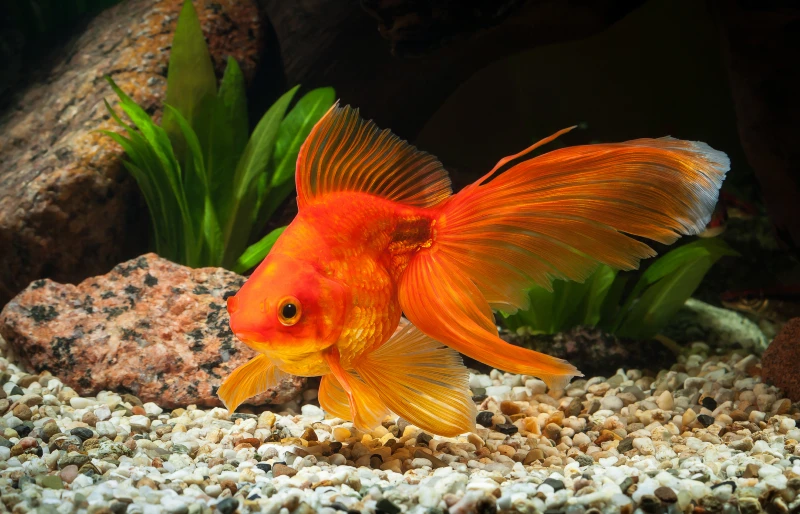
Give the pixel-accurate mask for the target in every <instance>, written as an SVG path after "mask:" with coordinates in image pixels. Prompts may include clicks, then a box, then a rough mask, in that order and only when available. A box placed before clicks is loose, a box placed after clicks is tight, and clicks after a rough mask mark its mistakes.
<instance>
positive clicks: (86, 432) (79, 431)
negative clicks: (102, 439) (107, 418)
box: [69, 427, 94, 441]
mask: <svg viewBox="0 0 800 514" xmlns="http://www.w3.org/2000/svg"><path fill="white" fill-rule="evenodd" d="M69 433H70V434H72V435H74V436H75V437H77V438H78V439H80V440H81V441H85V440H87V439H89V438H91V437H92V436H93V435H94V433H93V432H92V431H91V429H88V428H85V427H78V428H73V429H72V430H70V431H69Z"/></svg>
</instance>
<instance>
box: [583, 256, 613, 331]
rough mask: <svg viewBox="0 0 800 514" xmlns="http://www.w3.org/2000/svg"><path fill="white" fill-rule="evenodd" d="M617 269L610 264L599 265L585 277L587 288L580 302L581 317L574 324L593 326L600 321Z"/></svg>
mask: <svg viewBox="0 0 800 514" xmlns="http://www.w3.org/2000/svg"><path fill="white" fill-rule="evenodd" d="M616 276H617V270H615V269H613V268H611V267H610V266H606V265H600V266H599V267H598V268H597V270H596V271H595V272H594V273H593V274H592V276H591V277H589V278H588V279H586V283H587V286H588V287H587V290H586V294H585V295H584V298H583V300H582V302H581V319H580V320H579V321H576V324H579V325H584V326H589V327H593V326H595V325H597V324H598V323H599V322H600V318H601V317H602V312H603V306H604V305H605V299H606V297H607V296H608V293H609V292H610V291H611V286H612V285H613V284H614V279H615V278H616Z"/></svg>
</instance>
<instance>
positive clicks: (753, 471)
mask: <svg viewBox="0 0 800 514" xmlns="http://www.w3.org/2000/svg"><path fill="white" fill-rule="evenodd" d="M760 467H761V466H759V465H758V464H748V465H747V466H745V468H744V473H742V478H756V477H758V470H759V469H760Z"/></svg>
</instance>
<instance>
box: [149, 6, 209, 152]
mask: <svg viewBox="0 0 800 514" xmlns="http://www.w3.org/2000/svg"><path fill="white" fill-rule="evenodd" d="M216 95H217V78H216V75H214V67H213V66H212V64H211V55H210V54H209V53H208V46H207V45H206V40H205V36H204V35H203V29H202V27H201V26H200V20H199V19H198V18H197V12H196V11H195V9H194V7H193V6H192V2H191V0H184V2H183V7H182V8H181V12H180V15H179V16H178V23H177V25H176V27H175V35H174V37H173V39H172V50H171V52H170V57H169V68H168V69H167V93H166V97H165V100H164V101H165V103H167V104H169V105H172V106H173V107H175V109H176V110H177V111H178V112H180V113H181V114H182V115H183V117H184V118H186V120H187V121H188V122H189V125H190V126H191V127H192V128H193V129H194V131H195V133H196V134H197V136H198V138H199V140H200V144H201V146H202V147H203V148H208V145H209V136H208V132H209V127H211V126H212V125H213V119H212V111H213V101H214V99H215V98H216ZM162 126H163V127H164V130H166V132H167V134H168V135H169V138H170V140H171V141H172V144H173V145H174V148H175V154H176V156H177V158H178V161H179V162H181V163H185V160H186V157H187V156H186V147H185V145H186V142H185V141H184V139H183V134H182V132H181V130H180V128H179V127H178V124H177V122H176V120H175V119H174V118H173V117H172V116H171V115H170V114H169V113H166V112H165V113H164V118H163V122H162Z"/></svg>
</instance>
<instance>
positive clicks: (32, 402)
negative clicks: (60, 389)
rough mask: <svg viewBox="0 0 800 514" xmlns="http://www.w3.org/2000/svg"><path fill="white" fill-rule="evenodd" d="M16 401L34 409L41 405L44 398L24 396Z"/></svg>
mask: <svg viewBox="0 0 800 514" xmlns="http://www.w3.org/2000/svg"><path fill="white" fill-rule="evenodd" d="M17 401H18V402H19V403H24V404H25V405H27V406H28V407H35V406H37V405H41V404H42V402H43V401H44V398H42V397H41V396H39V395H38V394H26V395H24V396H23V397H22V398H20V399H19V400H17Z"/></svg>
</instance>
